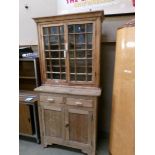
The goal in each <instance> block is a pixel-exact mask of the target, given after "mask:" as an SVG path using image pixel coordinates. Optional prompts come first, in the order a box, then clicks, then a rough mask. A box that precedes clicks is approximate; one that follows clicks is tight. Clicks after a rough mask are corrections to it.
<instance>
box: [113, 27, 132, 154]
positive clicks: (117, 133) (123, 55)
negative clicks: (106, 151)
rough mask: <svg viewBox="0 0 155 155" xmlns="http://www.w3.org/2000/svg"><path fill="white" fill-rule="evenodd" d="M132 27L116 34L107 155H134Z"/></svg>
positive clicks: (120, 30) (122, 29)
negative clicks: (108, 154)
mask: <svg viewBox="0 0 155 155" xmlns="http://www.w3.org/2000/svg"><path fill="white" fill-rule="evenodd" d="M134 35H135V28H134V27H133V26H132V27H125V28H121V29H119V30H118V31H117V44H116V58H115V72H114V87H113V103H112V121H111V132H110V134H111V135H110V152H111V155H134V154H135V153H134V145H135V144H134V126H135V125H134V115H135V114H134V106H135V95H134V93H135V88H134V87H135V68H134V67H135V49H134V43H135V40H134Z"/></svg>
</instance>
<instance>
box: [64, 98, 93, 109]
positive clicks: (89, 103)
mask: <svg viewBox="0 0 155 155" xmlns="http://www.w3.org/2000/svg"><path fill="white" fill-rule="evenodd" d="M66 104H67V105H73V106H82V107H88V108H92V107H93V100H87V99H78V98H67V99H66Z"/></svg>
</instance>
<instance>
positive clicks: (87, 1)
mask: <svg viewBox="0 0 155 155" xmlns="http://www.w3.org/2000/svg"><path fill="white" fill-rule="evenodd" d="M57 7H58V14H65V13H76V12H86V11H95V10H104V12H105V14H120V13H131V12H134V11H135V9H134V6H133V3H132V0H58V1H57Z"/></svg>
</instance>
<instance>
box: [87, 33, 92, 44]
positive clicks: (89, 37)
mask: <svg viewBox="0 0 155 155" xmlns="http://www.w3.org/2000/svg"><path fill="white" fill-rule="evenodd" d="M87 43H88V44H92V34H87Z"/></svg>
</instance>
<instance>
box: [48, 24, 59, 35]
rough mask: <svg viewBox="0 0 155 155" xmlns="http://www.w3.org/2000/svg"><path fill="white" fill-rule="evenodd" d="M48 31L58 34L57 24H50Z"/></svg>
mask: <svg viewBox="0 0 155 155" xmlns="http://www.w3.org/2000/svg"><path fill="white" fill-rule="evenodd" d="M50 33H51V34H58V27H57V26H52V27H51V28H50Z"/></svg>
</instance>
